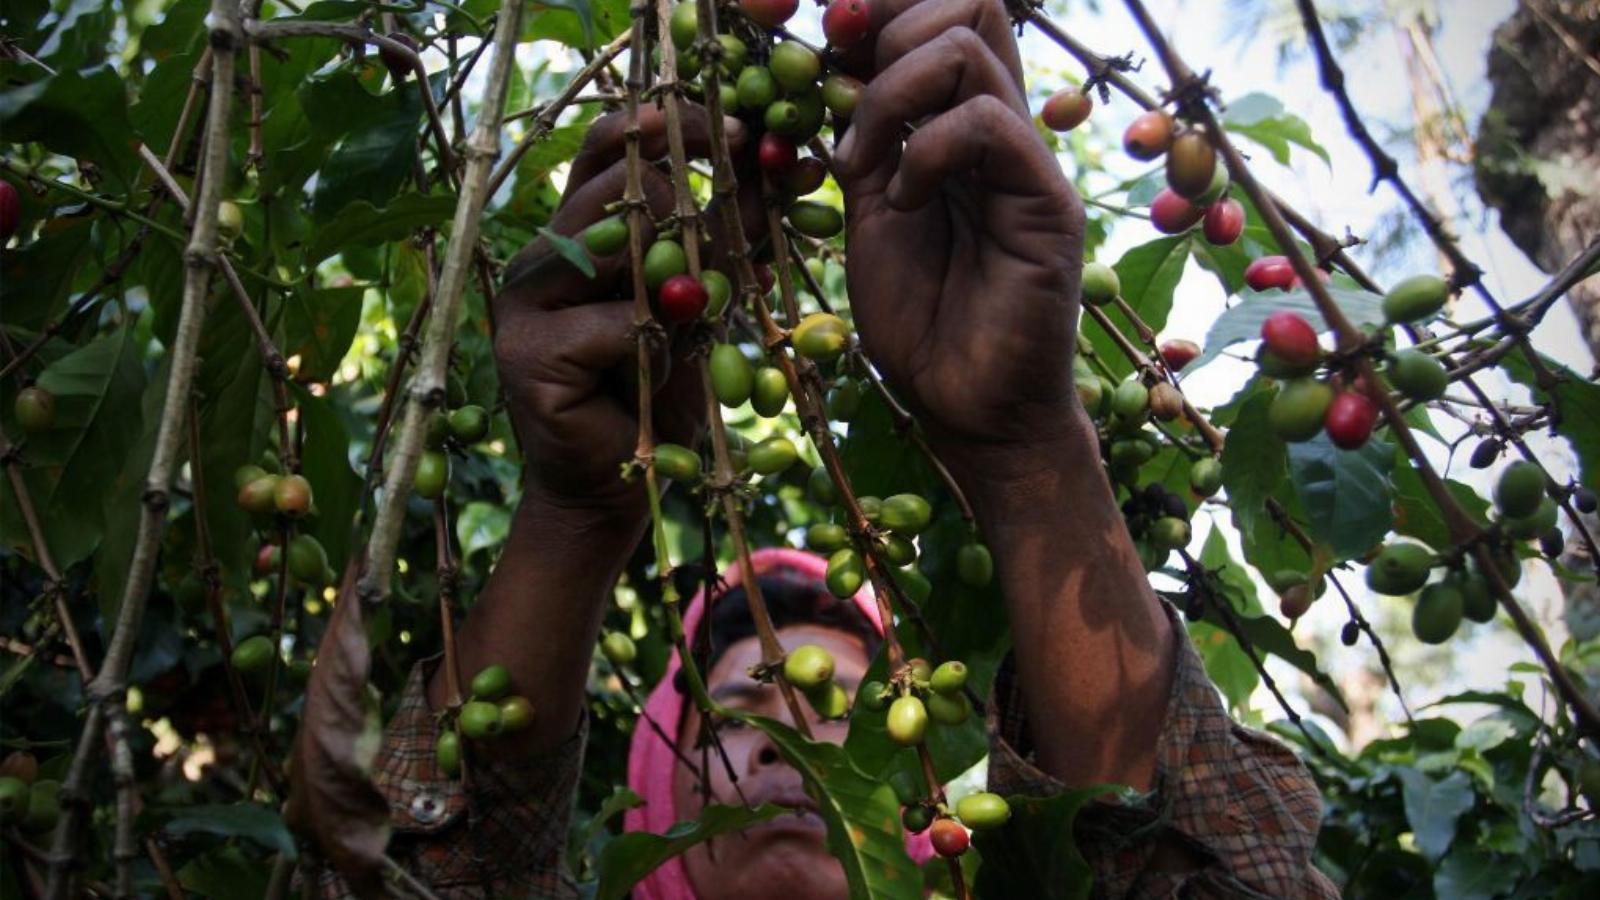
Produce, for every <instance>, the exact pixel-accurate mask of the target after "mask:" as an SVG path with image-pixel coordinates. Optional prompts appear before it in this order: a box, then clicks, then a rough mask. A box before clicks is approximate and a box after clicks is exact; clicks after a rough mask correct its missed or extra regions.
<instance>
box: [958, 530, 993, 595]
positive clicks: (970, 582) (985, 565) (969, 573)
mask: <svg viewBox="0 0 1600 900" xmlns="http://www.w3.org/2000/svg"><path fill="white" fill-rule="evenodd" d="M956 577H957V578H959V579H961V583H962V584H964V585H966V586H967V587H970V588H986V587H988V586H989V582H990V581H992V580H994V556H993V555H992V554H990V553H989V548H988V547H985V546H984V545H982V544H980V543H978V542H977V541H973V542H972V543H970V544H962V545H961V549H959V550H957V551H956Z"/></svg>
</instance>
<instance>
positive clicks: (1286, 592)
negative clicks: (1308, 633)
mask: <svg viewBox="0 0 1600 900" xmlns="http://www.w3.org/2000/svg"><path fill="white" fill-rule="evenodd" d="M1314 599H1316V598H1315V597H1314V596H1313V595H1312V593H1311V589H1310V587H1308V586H1307V585H1304V584H1296V585H1291V586H1290V587H1287V588H1284V589H1283V591H1282V592H1281V593H1280V594H1278V612H1279V613H1280V614H1281V615H1282V616H1283V617H1284V618H1285V619H1298V618H1300V617H1301V616H1303V615H1305V614H1306V612H1307V611H1308V610H1310V609H1311V601H1312V600H1314Z"/></svg>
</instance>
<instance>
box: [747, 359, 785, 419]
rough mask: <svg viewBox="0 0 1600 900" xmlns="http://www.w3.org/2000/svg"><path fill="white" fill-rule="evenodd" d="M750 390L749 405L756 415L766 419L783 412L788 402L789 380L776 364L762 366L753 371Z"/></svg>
mask: <svg viewBox="0 0 1600 900" xmlns="http://www.w3.org/2000/svg"><path fill="white" fill-rule="evenodd" d="M754 379H755V380H754V382H753V384H752V386H751V390H750V406H751V408H752V409H754V410H755V411H756V415H758V416H764V417H766V418H768V419H770V418H772V417H773V416H776V415H778V414H779V413H781V412H783V408H784V406H786V405H788V403H789V380H788V379H787V378H785V377H784V376H783V370H782V369H779V368H778V367H776V366H762V367H761V368H759V369H757V370H756V371H755V376H754Z"/></svg>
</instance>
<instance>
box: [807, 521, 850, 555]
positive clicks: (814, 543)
mask: <svg viewBox="0 0 1600 900" xmlns="http://www.w3.org/2000/svg"><path fill="white" fill-rule="evenodd" d="M849 543H850V533H849V532H848V531H846V530H845V527H844V526H843V525H835V524H834V523H832V522H818V523H816V524H815V525H812V526H811V527H810V528H807V529H806V546H807V547H809V548H810V549H811V550H813V551H815V552H817V553H832V552H834V551H835V550H838V549H840V548H841V547H844V546H846V545H847V544H849Z"/></svg>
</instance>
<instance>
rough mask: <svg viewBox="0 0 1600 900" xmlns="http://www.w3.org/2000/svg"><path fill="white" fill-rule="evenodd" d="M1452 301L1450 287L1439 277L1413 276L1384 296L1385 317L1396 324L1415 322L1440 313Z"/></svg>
mask: <svg viewBox="0 0 1600 900" xmlns="http://www.w3.org/2000/svg"><path fill="white" fill-rule="evenodd" d="M1448 299H1450V285H1449V283H1448V282H1446V281H1445V280H1444V279H1443V278H1440V277H1439V276H1437V275H1413V276H1411V277H1410V278H1407V279H1406V280H1405V281H1402V282H1400V283H1399V284H1397V285H1395V286H1394V287H1392V288H1390V289H1389V293H1387V294H1385V295H1383V317H1384V318H1385V319H1388V320H1389V321H1390V322H1392V323H1394V324H1397V325H1399V324H1403V323H1405V322H1415V321H1418V320H1419V319H1426V318H1427V317H1429V316H1431V315H1433V314H1434V313H1436V312H1438V311H1439V310H1440V309H1441V308H1442V307H1443V306H1444V303H1445V301H1446V300H1448Z"/></svg>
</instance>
